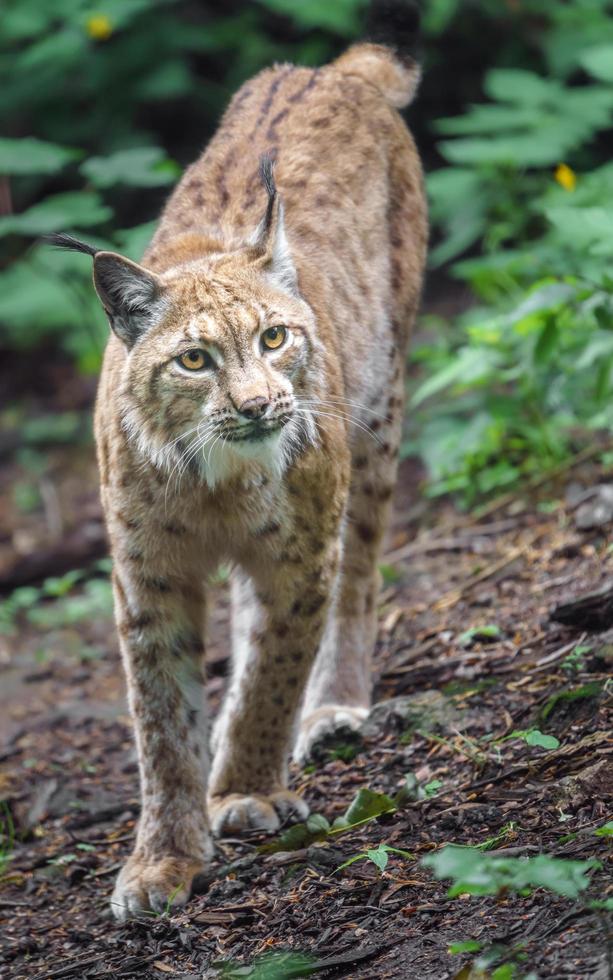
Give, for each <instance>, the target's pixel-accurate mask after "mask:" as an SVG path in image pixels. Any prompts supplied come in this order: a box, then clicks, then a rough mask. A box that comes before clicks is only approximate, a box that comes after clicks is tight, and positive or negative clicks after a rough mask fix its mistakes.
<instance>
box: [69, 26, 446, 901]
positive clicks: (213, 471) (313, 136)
mask: <svg viewBox="0 0 613 980" xmlns="http://www.w3.org/2000/svg"><path fill="white" fill-rule="evenodd" d="M418 75H419V72H418V69H417V67H416V65H415V63H414V62H412V61H411V60H410V59H406V58H403V57H402V56H401V55H400V54H398V53H396V52H395V51H394V50H393V49H392V48H388V47H386V46H384V45H379V44H372V43H363V44H357V45H355V46H353V47H351V48H349V50H348V51H347V52H346V53H345V54H344V55H343V56H342V57H340V58H339V59H338V60H337V61H335V62H333V63H332V64H330V65H327V66H325V67H323V68H317V69H310V68H299V67H294V66H293V65H289V64H284V65H277V66H275V67H273V68H270V69H267V70H266V71H263V72H262V73H261V74H259V75H257V76H256V77H255V78H253V79H252V80H251V81H249V82H247V84H245V85H244V86H243V87H242V88H241V89H240V90H239V92H238V93H237V94H236V95H235V96H234V98H233V100H232V102H231V103H230V106H229V108H228V109H227V111H226V113H225V115H224V117H223V119H222V121H221V125H220V127H219V130H218V132H217V134H216V135H215V137H214V138H213V139H212V141H211V142H210V144H209V145H208V147H207V148H206V150H205V152H204V153H203V155H202V156H201V157H200V159H199V160H197V161H196V163H194V164H193V165H192V166H191V167H189V168H188V170H187V171H186V173H185V174H184V176H183V178H182V180H181V182H180V183H179V185H178V186H177V188H176V189H175V191H174V193H173V194H172V196H171V197H170V200H169V201H168V204H167V205H166V208H165V210H164V212H163V214H162V216H161V220H160V222H159V226H158V229H157V231H156V233H155V235H154V238H153V240H152V242H151V244H150V246H149V248H148V249H147V251H146V253H145V255H144V257H143V260H142V264H137V263H135V262H132V261H130V260H129V259H127V258H124V257H122V256H120V255H118V254H116V253H114V252H108V251H98V250H96V249H94V248H92V247H91V246H89V245H86V244H84V243H83V242H78V241H77V240H76V239H73V238H71V237H70V236H67V235H58V236H54V241H55V244H57V245H60V246H62V247H65V248H73V249H76V250H78V251H82V252H86V253H87V254H89V255H91V256H92V257H93V265H94V283H95V287H96V290H97V292H98V296H99V297H100V300H101V302H102V305H103V307H104V309H105V310H106V313H107V314H108V318H109V321H110V325H111V328H112V334H111V338H110V341H109V344H108V348H107V351H106V355H105V360H104V367H103V371H102V377H101V381H100V388H99V394H98V402H97V407H96V421H95V429H96V440H97V448H98V460H99V467H100V477H101V485H102V501H103V506H104V512H105V516H106V522H107V526H108V532H109V536H110V541H111V548H112V554H113V561H114V572H113V585H114V595H115V611H116V621H117V629H118V632H119V637H120V642H121V650H122V658H123V664H124V667H125V672H126V676H127V684H128V694H129V703H130V711H131V714H132V718H133V721H134V730H135V736H136V745H137V748H138V757H139V767H140V779H141V791H142V811H141V817H140V822H139V826H138V832H137V837H136V842H135V846H134V851H133V853H132V855H131V857H130V858H129V859H128V861H127V863H126V864H125V866H124V867H123V869H122V871H121V872H120V874H119V877H118V879H117V883H116V886H115V890H114V893H113V897H112V907H113V911H114V913H115V915H116V916H117V917H118V918H119V919H124V918H125V917H126V916H127V915H129V914H130V913H134V912H137V911H139V910H146V909H153V910H158V911H159V910H162V909H164V908H165V907H166V905H167V903H168V902H171V903H174V904H180V903H182V902H185V901H186V900H187V898H188V897H189V894H190V889H191V885H192V881H193V878H194V876H195V875H196V874H197V873H198V872H200V871H202V869H203V868H205V867H206V864H207V861H208V860H209V858H210V855H211V853H212V844H211V835H212V834H217V835H219V834H225V833H231V834H237V833H240V832H241V831H243V830H247V829H249V828H262V829H264V830H266V831H269V832H272V831H275V830H276V829H277V828H278V827H279V825H280V822H281V821H283V820H285V819H286V818H288V817H291V818H304V817H305V816H306V814H307V813H308V805H307V803H306V802H305V800H304V799H302V798H301V797H300V796H299V795H297V794H296V793H295V792H292V790H290V789H289V788H288V759H289V757H290V755H291V753H292V752H293V755H294V758H295V759H297V760H304V759H306V758H308V757H309V754H310V752H311V750H312V747H313V746H314V744H315V743H316V742H317V740H319V739H321V738H322V737H323V736H325V735H326V734H329V733H331V732H334V730H335V729H337V728H339V727H347V726H349V727H353V728H355V727H357V726H359V725H360V724H361V722H362V721H363V719H364V718H365V717H366V716H367V714H368V711H369V706H370V687H371V684H370V660H371V655H372V651H373V647H374V643H375V638H376V631H377V611H376V604H377V590H378V572H377V561H378V558H379V555H380V547H381V540H382V536H383V533H384V530H385V527H386V522H387V519H388V512H389V509H390V501H391V496H392V491H393V487H394V480H395V475H396V462H397V454H398V444H399V440H400V430H401V423H402V416H403V401H404V377H403V372H404V362H405V356H406V349H407V343H408V339H409V334H410V330H411V325H412V322H413V320H414V317H415V312H416V308H417V305H418V302H419V295H420V289H421V281H422V272H423V266H424V257H425V251H426V240H427V219H426V208H425V203H424V192H423V186H422V174H421V168H420V164H419V159H418V156H417V153H416V150H415V146H414V143H413V140H412V139H411V136H410V135H409V132H408V130H407V128H406V126H405V124H404V122H403V120H402V118H401V117H400V115H399V113H398V112H397V109H399V108H402V107H404V106H406V105H408V104H409V102H410V101H411V99H412V98H413V95H414V92H415V89H416V86H417V82H418ZM221 562H225V563H230V564H231V565H232V567H233V569H234V573H233V575H234V577H233V583H232V603H233V622H232V657H233V671H232V679H231V682H230V685H229V690H228V693H227V696H226V699H225V702H224V705H223V708H222V710H221V712H220V715H219V717H218V718H217V720H216V723H215V725H214V729H213V734H212V738H211V754H212V761H211V764H210V765H209V748H208V745H207V740H208V720H207V712H206V705H205V699H204V688H203V684H204V675H203V661H204V630H205V609H206V589H205V582H206V579H207V576H208V575H210V573H212V572H214V571H215V569H216V568H217V567H218V566H219V564H220V563H221Z"/></svg>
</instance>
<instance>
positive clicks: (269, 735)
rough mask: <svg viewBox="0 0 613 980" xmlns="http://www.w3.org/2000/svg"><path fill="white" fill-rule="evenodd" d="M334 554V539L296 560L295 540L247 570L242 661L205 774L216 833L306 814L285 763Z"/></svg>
mask: <svg viewBox="0 0 613 980" xmlns="http://www.w3.org/2000/svg"><path fill="white" fill-rule="evenodd" d="M338 552H339V543H338V540H337V539H335V540H334V541H333V542H332V543H329V544H327V545H326V546H325V547H324V548H323V550H320V552H319V554H318V556H317V558H315V559H313V560H309V559H308V558H306V560H303V559H304V557H305V556H304V552H303V551H302V552H301V549H300V546H299V545H297V544H296V545H294V553H293V554H292V552H291V549H290V552H289V553H286V554H285V555H284V556H283V557H282V558H281V559H278V558H277V559H276V560H275V559H274V558H272V556H271V557H270V558H268V559H267V558H266V557H261V560H260V562H259V563H258V566H257V567H256V566H253V567H251V568H250V572H251V575H252V579H253V585H254V589H253V592H252V598H251V605H250V607H249V608H246V607H245V605H243V606H242V608H241V623H240V640H241V644H242V645H243V646H242V650H241V651H239V660H240V661H242V664H239V665H238V667H239V672H238V673H237V674H236V676H235V678H234V680H233V683H232V685H231V688H230V691H229V695H228V699H227V702H226V705H225V706H224V710H223V713H222V719H221V720H220V723H219V727H218V731H217V739H216V741H217V747H216V755H215V758H214V761H213V769H212V773H211V783H210V799H209V813H210V817H211V825H212V827H213V831H214V832H215V833H217V834H221V833H223V832H236V831H240V830H244V829H247V828H250V827H253V828H259V829H263V830H267V831H268V832H272V831H274V830H276V829H277V828H278V827H279V824H280V821H281V820H283V819H284V818H286V817H288V816H294V817H298V818H300V819H304V817H306V816H307V815H308V812H309V811H308V807H307V805H306V804H305V803H304V801H303V800H302V799H301V798H300V797H299V796H298V795H297V794H295V793H292V792H290V790H288V788H287V762H288V756H289V753H290V751H291V746H292V742H293V738H294V732H295V723H296V717H297V713H298V711H299V708H300V704H301V701H302V696H303V692H304V687H305V685H306V682H307V678H308V675H309V672H310V670H311V667H312V664H313V661H314V660H315V656H316V654H317V649H318V647H319V644H320V641H321V636H322V632H323V626H324V622H325V618H326V615H327V611H328V608H329V605H330V602H331V596H332V593H333V590H334V583H335V580H336V575H337V568H338ZM242 593H243V596H244V595H245V592H244V589H243V590H242ZM247 623H249V627H248V628H247ZM247 647H248V649H247Z"/></svg>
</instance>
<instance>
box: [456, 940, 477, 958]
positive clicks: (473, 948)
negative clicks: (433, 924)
mask: <svg viewBox="0 0 613 980" xmlns="http://www.w3.org/2000/svg"><path fill="white" fill-rule="evenodd" d="M482 947H483V943H479V942H477V940H476V939H466V940H464V942H461V943H452V944H451V946H450V947H449V949H448V950H447V952H448V953H451V955H452V956H457V954H458V953H478V952H479V950H480V949H482Z"/></svg>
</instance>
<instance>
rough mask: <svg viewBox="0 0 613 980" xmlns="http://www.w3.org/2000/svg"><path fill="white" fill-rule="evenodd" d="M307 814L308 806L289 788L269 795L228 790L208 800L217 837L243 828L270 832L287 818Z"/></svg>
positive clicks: (293, 819) (298, 817)
mask: <svg viewBox="0 0 613 980" xmlns="http://www.w3.org/2000/svg"><path fill="white" fill-rule="evenodd" d="M308 815H309V808H308V806H307V804H306V803H305V802H304V800H303V799H302V798H301V797H300V796H298V795H297V793H292V792H290V790H288V789H284V790H279V791H278V792H277V793H271V794H270V795H269V796H262V795H260V794H259V793H253V794H251V795H250V796H243V795H242V794H241V793H229V794H228V795H227V796H213V797H212V798H211V799H210V800H209V819H210V821H211V827H212V830H213V833H214V834H215V835H216V836H217V837H219V836H221V835H222V834H228V833H232V834H235V833H240V832H241V831H245V830H265V831H266V833H268V834H272V833H274V832H275V830H278V829H279V827H280V826H281V824H282V823H284V822H285V821H286V820H290V821H292V822H295V821H296V820H304V819H306V817H308Z"/></svg>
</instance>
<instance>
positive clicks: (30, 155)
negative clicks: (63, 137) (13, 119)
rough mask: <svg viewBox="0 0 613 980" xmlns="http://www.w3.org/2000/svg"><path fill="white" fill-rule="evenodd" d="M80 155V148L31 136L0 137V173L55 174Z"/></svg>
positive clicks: (18, 174) (19, 174)
mask: <svg viewBox="0 0 613 980" xmlns="http://www.w3.org/2000/svg"><path fill="white" fill-rule="evenodd" d="M80 156H82V153H81V151H80V150H73V149H70V148H69V147H67V146H59V145H58V144H57V143H45V142H43V140H38V139H34V138H33V137H28V138H24V139H8V138H0V174H10V175H13V174H14V175H17V176H21V175H24V174H55V173H57V172H58V171H59V170H62V168H63V167H65V166H66V164H68V163H70V162H71V161H72V160H75V159H77V158H78V157H80Z"/></svg>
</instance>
